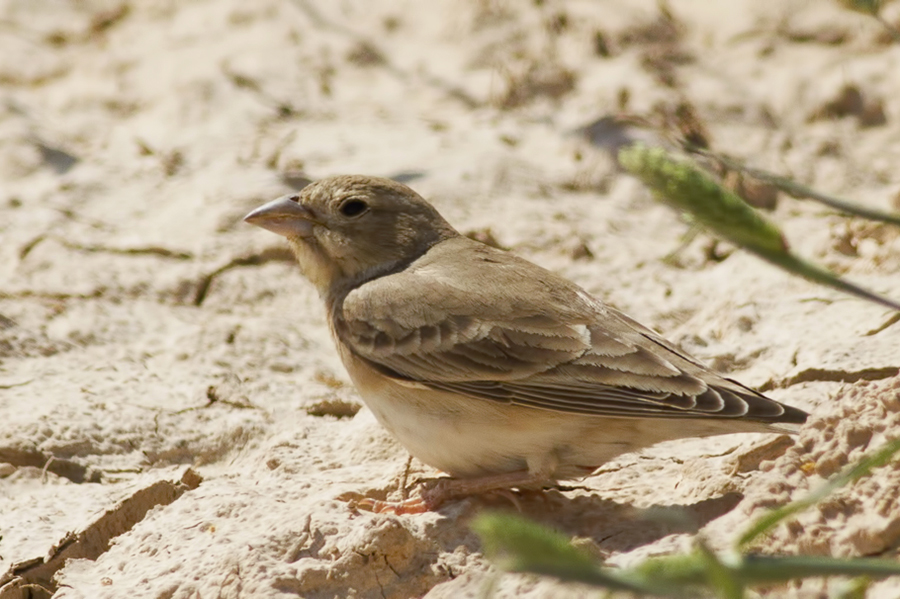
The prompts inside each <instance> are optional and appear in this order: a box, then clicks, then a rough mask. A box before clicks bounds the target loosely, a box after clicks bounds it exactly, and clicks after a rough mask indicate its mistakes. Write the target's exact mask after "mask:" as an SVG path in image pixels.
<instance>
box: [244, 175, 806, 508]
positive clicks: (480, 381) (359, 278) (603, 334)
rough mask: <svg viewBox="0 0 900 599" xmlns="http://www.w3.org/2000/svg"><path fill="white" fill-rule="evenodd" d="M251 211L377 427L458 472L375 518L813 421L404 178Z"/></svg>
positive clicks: (338, 181)
mask: <svg viewBox="0 0 900 599" xmlns="http://www.w3.org/2000/svg"><path fill="white" fill-rule="evenodd" d="M244 220H245V221H246V222H247V223H250V224H252V225H256V226H259V227H262V228H263V229H266V230H268V231H271V232H274V233H276V234H278V235H281V236H283V237H285V238H286V239H287V242H288V244H289V246H290V248H291V250H292V252H293V254H294V256H295V257H296V261H297V263H298V264H299V267H300V270H301V272H302V274H303V275H304V276H305V277H306V278H307V279H308V280H309V281H310V282H311V283H312V285H313V286H315V288H316V289H317V291H318V293H319V296H320V298H321V299H322V301H323V302H324V305H325V312H326V317H327V320H328V324H329V327H330V330H331V335H332V338H333V340H334V344H335V347H336V348H337V351H338V353H339V355H340V358H341V361H342V363H343V365H344V367H345V368H346V370H347V373H348V374H349V376H350V379H351V380H352V382H353V384H354V386H355V387H356V389H357V391H358V393H359V395H360V396H361V398H362V400H363V402H364V403H365V404H366V406H367V407H368V408H369V409H370V410H371V412H372V413H373V414H374V416H375V418H376V419H377V420H378V422H379V423H380V424H381V425H382V426H383V427H384V428H385V429H387V431H388V432H389V433H390V434H391V435H392V436H393V437H394V438H395V439H396V440H397V441H398V442H399V443H400V444H401V445H402V446H403V447H405V448H406V450H407V451H408V452H409V453H410V454H411V455H412V456H414V457H415V458H417V459H419V460H420V461H422V462H423V463H425V464H428V465H430V466H432V467H434V468H436V469H438V470H440V471H443V472H444V473H446V474H448V475H449V477H445V478H440V479H438V480H437V482H436V483H434V484H433V485H432V486H430V487H427V488H423V489H421V490H420V492H419V493H418V494H417V495H416V496H414V497H411V498H408V499H406V500H404V501H401V502H395V503H388V502H384V501H377V500H372V502H370V503H369V504H368V507H370V508H372V509H374V510H375V511H393V512H395V513H416V512H421V511H427V510H432V509H438V508H439V507H440V506H441V505H443V504H444V503H446V502H449V501H451V500H454V499H458V498H461V497H464V496H468V495H477V494H483V493H488V492H492V491H500V492H508V491H509V490H510V489H514V488H515V489H519V490H530V489H541V488H544V487H545V486H547V485H553V484H557V483H558V482H559V481H563V480H572V479H580V478H584V477H585V476H588V475H589V474H590V473H592V472H593V471H595V470H596V469H597V468H598V467H600V466H601V465H602V464H604V463H606V462H608V461H609V460H611V459H613V458H615V457H617V456H619V455H621V454H624V453H629V452H634V451H637V450H640V449H642V448H645V447H648V446H651V445H654V444H656V443H659V442H662V441H667V440H672V439H679V438H684V437H706V436H710V435H719V434H727V433H738V432H796V430H797V429H798V427H799V425H801V424H802V423H804V422H805V421H806V419H807V413H806V412H804V411H803V410H800V409H798V408H795V407H792V406H789V405H785V404H782V403H779V402H777V401H775V400H773V399H770V398H768V397H765V396H764V395H762V394H760V393H758V392H756V391H754V390H752V389H751V388H749V387H746V386H744V385H742V384H740V383H738V382H737V381H735V380H732V379H730V378H726V377H725V376H723V375H721V374H718V373H716V372H714V371H712V370H711V369H709V368H708V367H706V366H704V365H703V364H702V363H701V362H699V361H698V360H696V359H695V358H693V357H691V356H690V355H688V354H687V353H685V352H684V351H682V350H681V349H679V348H678V347H676V346H675V345H674V344H672V343H670V342H668V341H666V340H665V339H664V338H663V337H661V336H660V335H659V334H657V333H656V332H654V331H653V330H651V329H649V328H647V327H645V326H643V325H642V324H640V323H639V322H637V321H636V320H634V319H632V318H631V317H629V316H627V315H625V314H624V313H622V312H620V311H619V310H617V309H615V308H614V307H612V306H610V305H608V304H606V303H604V302H603V301H601V300H599V299H598V298H596V297H594V296H592V295H591V294H589V293H588V292H587V291H585V290H584V289H582V288H581V287H579V286H578V285H576V284H575V283H573V282H571V281H569V280H568V279H566V278H564V277H562V276H560V275H558V274H555V273H553V272H551V271H549V270H546V269H544V268H542V267H540V266H538V265H536V264H534V263H532V262H530V261H528V260H526V259H524V258H521V257H518V256H516V255H515V254H513V253H511V252H508V251H504V250H501V249H498V248H495V247H491V246H489V245H485V244H483V243H480V242H478V241H476V240H473V239H470V238H468V237H466V236H465V235H462V234H461V233H459V232H458V231H457V230H456V229H454V228H453V227H452V226H451V225H450V224H449V223H448V222H447V221H446V220H445V219H444V218H443V217H442V216H441V215H440V213H439V212H438V211H437V210H436V209H435V208H434V207H433V206H432V205H431V204H430V203H429V202H427V201H426V200H425V199H424V198H422V197H421V196H420V195H419V194H418V193H416V192H415V191H413V190H412V189H411V188H409V187H407V186H406V185H404V184H402V183H398V182H396V181H393V180H390V179H384V178H379V177H370V176H364V175H338V176H332V177H327V178H323V179H320V180H318V181H316V182H314V183H311V184H310V185H308V186H307V187H305V188H304V189H303V190H302V191H301V192H299V193H297V194H293V195H287V196H284V197H281V198H278V199H276V200H274V201H271V202H269V203H267V204H265V205H263V206H261V207H259V208H257V209H256V210H253V211H252V212H250V213H249V214H248V215H247V216H246V217H245V219H244Z"/></svg>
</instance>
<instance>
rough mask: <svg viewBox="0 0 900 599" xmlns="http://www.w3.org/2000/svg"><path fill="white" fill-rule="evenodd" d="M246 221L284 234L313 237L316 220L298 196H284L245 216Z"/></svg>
mask: <svg viewBox="0 0 900 599" xmlns="http://www.w3.org/2000/svg"><path fill="white" fill-rule="evenodd" d="M244 222H247V223H250V224H251V225H256V226H257V227H262V228H263V229H267V230H269V231H272V232H273V233H277V234H279V235H284V236H285V237H311V236H312V234H313V225H315V224H316V221H315V220H314V218H313V215H312V213H311V212H310V211H309V210H308V209H307V208H305V207H304V206H303V205H302V204H300V202H299V201H298V198H297V196H295V195H291V196H284V197H281V198H278V199H277V200H272V201H271V202H269V203H268V204H264V205H262V206H260V207H259V208H257V209H256V210H254V211H253V212H251V213H250V214H248V215H247V216H245V217H244Z"/></svg>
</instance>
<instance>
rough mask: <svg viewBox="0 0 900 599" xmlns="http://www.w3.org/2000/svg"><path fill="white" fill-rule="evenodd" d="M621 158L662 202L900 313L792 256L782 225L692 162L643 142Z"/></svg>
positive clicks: (797, 270) (799, 271)
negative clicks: (773, 221) (780, 227)
mask: <svg viewBox="0 0 900 599" xmlns="http://www.w3.org/2000/svg"><path fill="white" fill-rule="evenodd" d="M618 159H619V164H621V165H622V167H623V168H624V169H625V170H627V171H628V172H629V173H631V174H632V175H634V176H635V177H637V178H638V179H640V180H641V182H643V183H644V184H645V185H647V186H648V187H649V188H650V189H652V190H653V191H654V192H655V194H656V195H657V197H658V198H659V199H660V200H662V201H663V202H665V203H667V204H669V205H670V206H672V207H674V208H676V209H678V210H680V211H682V212H683V213H685V214H687V215H688V217H689V218H690V219H691V220H692V221H693V222H694V223H696V224H697V225H700V226H701V227H703V228H705V229H706V230H708V231H710V232H711V233H713V234H715V235H717V236H718V237H721V238H723V239H725V240H727V241H730V242H731V243H733V244H735V245H736V246H738V247H741V248H743V249H745V250H747V251H750V252H752V253H754V254H756V255H757V256H759V257H761V258H763V259H764V260H767V261H768V262H770V263H772V264H775V265H776V266H779V267H780V268H782V269H784V270H786V271H788V272H791V273H793V274H796V275H799V276H801V277H803V278H805V279H808V280H811V281H814V282H816V283H819V284H820V285H825V286H828V287H832V288H834V289H838V290H840V291H843V292H845V293H849V294H851V295H855V296H857V297H860V298H863V299H866V300H869V301H871V302H875V303H877V304H881V305H882V306H886V307H888V308H891V309H892V310H897V311H900V303H897V302H895V301H893V300H890V299H888V298H885V297H883V296H880V295H878V294H876V293H873V292H871V291H869V290H867V289H863V288H862V287H859V286H858V285H855V284H853V283H850V282H849V281H846V280H844V279H842V278H840V277H838V276H837V275H835V274H834V273H832V272H829V271H828V270H826V269H825V268H822V267H821V266H818V265H816V264H813V263H812V262H809V261H807V260H804V259H802V258H801V257H799V256H797V255H796V254H794V253H793V252H791V250H790V248H789V246H788V243H787V241H786V240H785V238H784V235H783V234H782V232H781V230H780V229H779V228H778V226H777V225H775V224H774V223H772V222H771V221H769V220H768V219H766V218H765V217H764V216H763V215H762V214H760V213H759V212H757V211H756V210H754V209H753V208H752V207H751V206H750V205H749V204H747V203H746V202H745V201H744V200H743V199H741V197H740V196H738V195H737V194H736V193H734V192H732V191H729V190H728V189H726V188H725V187H723V186H722V185H720V184H719V183H718V182H716V181H715V180H714V179H713V178H712V176H710V175H708V174H707V173H706V172H704V171H703V170H701V169H700V168H699V167H698V166H696V165H694V164H693V163H692V162H690V161H689V160H687V159H684V158H676V157H675V156H674V155H673V154H671V153H670V152H669V151H668V150H666V149H664V148H662V147H659V146H653V147H650V146H646V145H644V144H642V143H633V144H630V145H626V146H624V147H622V148H621V149H620V150H619V152H618ZM785 181H787V180H786V179H785ZM898 224H900V223H898Z"/></svg>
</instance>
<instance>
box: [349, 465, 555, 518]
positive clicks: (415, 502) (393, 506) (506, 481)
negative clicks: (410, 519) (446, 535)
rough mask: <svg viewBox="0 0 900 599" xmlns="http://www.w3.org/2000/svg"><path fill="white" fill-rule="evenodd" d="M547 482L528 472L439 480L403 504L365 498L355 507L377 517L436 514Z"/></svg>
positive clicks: (545, 478)
mask: <svg viewBox="0 0 900 599" xmlns="http://www.w3.org/2000/svg"><path fill="white" fill-rule="evenodd" d="M546 482H548V479H547V477H546V475H545V474H544V473H542V472H532V471H530V470H517V471H515V472H505V473H503V474H491V475H488V476H481V477H478V478H440V479H438V480H436V481H434V482H433V483H432V484H430V485H424V486H423V487H424V488H421V489H419V491H418V493H416V494H415V495H414V496H413V497H410V498H409V499H405V500H403V501H396V502H394V501H381V500H379V499H370V498H365V499H362V500H361V501H360V502H359V503H358V504H357V505H359V506H360V507H363V508H367V509H369V510H371V511H373V512H378V513H383V512H386V513H392V514H421V513H424V512H428V511H431V510H435V509H437V508H439V507H440V506H442V505H443V504H445V503H447V502H448V501H450V500H453V499H459V498H461V497H468V496H471V495H481V494H484V493H489V492H491V491H498V490H502V491H506V490H508V489H510V488H512V487H516V488H519V489H529V488H535V487H540V486H541V485H543V484H544V483H546ZM514 503H515V502H514Z"/></svg>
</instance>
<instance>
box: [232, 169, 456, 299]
mask: <svg viewBox="0 0 900 599" xmlns="http://www.w3.org/2000/svg"><path fill="white" fill-rule="evenodd" d="M244 220H245V221H246V222H248V223H250V224H252V225H256V226H259V227H262V228H264V229H268V230H269V231H272V232H273V233H277V234H279V235H283V236H284V237H286V238H287V240H288V243H290V245H291V249H292V250H293V251H294V254H295V255H296V257H297V261H298V262H299V263H300V268H301V270H302V271H303V274H304V275H305V276H306V277H307V278H308V279H309V280H310V281H311V282H312V283H313V284H314V285H315V286H316V288H317V289H318V290H319V293H320V294H322V295H325V294H328V293H333V292H335V291H339V290H340V289H341V288H345V287H353V286H355V285H357V284H359V283H360V282H362V281H365V280H368V279H371V278H374V277H377V276H380V275H382V274H386V273H388V272H392V271H394V270H397V269H400V268H403V267H404V266H406V265H408V264H409V263H411V262H412V261H414V260H415V259H416V258H418V257H420V256H421V255H422V254H424V253H425V252H426V251H428V249H429V248H430V247H432V246H433V245H435V244H436V243H439V242H440V241H443V240H444V239H449V238H451V237H455V236H457V235H458V233H457V232H456V231H455V230H454V229H453V227H451V226H450V225H449V224H448V223H447V221H445V220H444V218H443V217H442V216H441V215H440V214H439V213H438V211H437V210H435V209H434V207H433V206H432V205H431V204H429V203H428V202H426V201H425V200H424V199H423V198H422V197H421V196H420V195H419V194H417V193H416V192H415V191H413V190H412V189H410V188H409V187H407V186H405V185H403V184H401V183H397V182H395V181H391V180H390V179H381V178H378V177H365V176H360V175H344V176H337V177H329V178H326V179H322V180H319V181H316V182H315V183H312V184H310V185H308V186H307V187H305V188H304V189H303V190H302V191H301V192H300V193H299V194H295V195H289V196H284V197H281V198H279V199H277V200H274V201H272V202H269V203H268V204H265V205H263V206H261V207H259V208H257V209H256V210H254V211H253V212H251V213H250V214H248V215H247V216H246V217H244Z"/></svg>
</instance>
